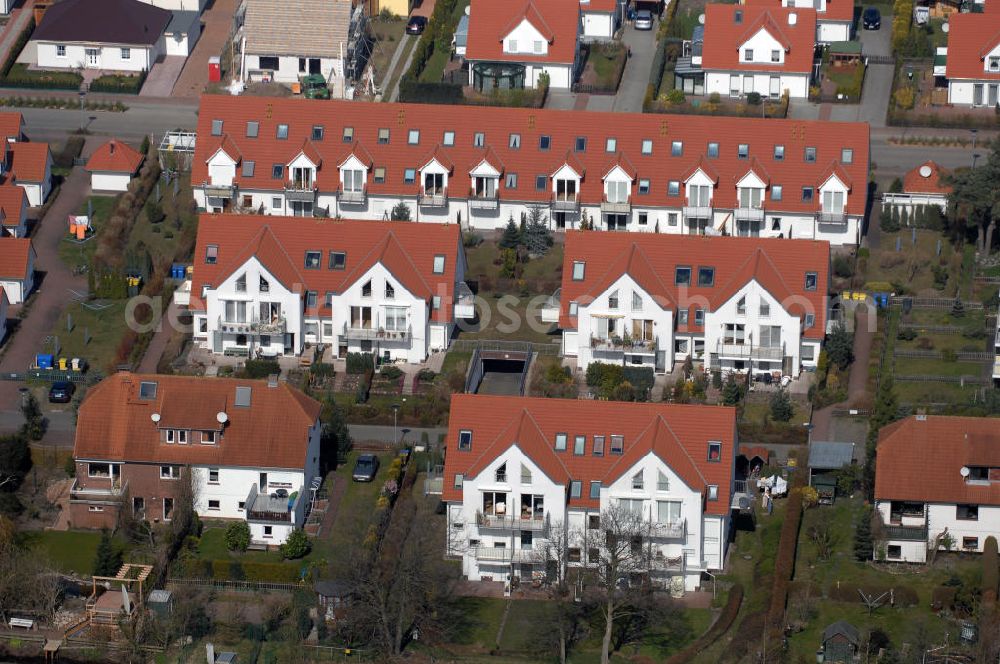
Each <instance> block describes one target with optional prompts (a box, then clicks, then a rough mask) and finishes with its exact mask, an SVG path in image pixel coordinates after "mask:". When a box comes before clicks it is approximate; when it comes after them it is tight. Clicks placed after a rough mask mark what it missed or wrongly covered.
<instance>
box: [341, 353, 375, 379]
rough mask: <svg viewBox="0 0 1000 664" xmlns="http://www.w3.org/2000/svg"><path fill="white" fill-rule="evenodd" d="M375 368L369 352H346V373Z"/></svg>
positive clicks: (357, 372)
mask: <svg viewBox="0 0 1000 664" xmlns="http://www.w3.org/2000/svg"><path fill="white" fill-rule="evenodd" d="M374 368H375V364H374V361H373V359H372V356H371V353H348V354H347V373H349V374H363V373H368V371H369V370H373V369H374Z"/></svg>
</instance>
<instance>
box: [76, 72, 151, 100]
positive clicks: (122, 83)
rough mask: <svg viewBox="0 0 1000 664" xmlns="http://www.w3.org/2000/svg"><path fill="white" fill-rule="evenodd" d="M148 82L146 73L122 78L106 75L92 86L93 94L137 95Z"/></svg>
mask: <svg viewBox="0 0 1000 664" xmlns="http://www.w3.org/2000/svg"><path fill="white" fill-rule="evenodd" d="M145 81H146V71H145V70H143V71H142V72H141V73H139V74H135V75H129V76H122V75H116V74H105V75H104V76H99V77H97V78H95V79H94V81H93V82H92V83H91V84H90V91H91V92H111V93H115V94H127V95H137V94H139V90H140V89H142V84H143V83H144V82H145Z"/></svg>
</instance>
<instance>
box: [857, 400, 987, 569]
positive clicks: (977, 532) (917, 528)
mask: <svg viewBox="0 0 1000 664" xmlns="http://www.w3.org/2000/svg"><path fill="white" fill-rule="evenodd" d="M928 474H930V475H932V476H933V477H932V478H929V477H928ZM998 489H1000V433H998V431H997V425H996V420H994V419H991V418H979V417H945V416H934V415H914V416H911V417H908V418H906V419H905V420H900V421H898V422H893V423H892V424H890V425H888V426H886V427H885V428H883V429H882V430H881V431H880V432H879V442H878V457H877V461H876V469H875V510H876V514H877V516H878V518H879V519H880V520H881V522H882V527H881V532H882V536H881V538H880V539H879V541H878V542H877V544H876V546H877V548H876V552H875V555H876V557H877V558H879V559H883V560H887V561H902V562H912V563H925V562H927V560H928V555H929V551H931V550H935V549H936V550H952V551H971V552H981V551H982V550H983V545H984V543H985V542H986V538H987V537H989V536H993V537H1000V490H998Z"/></svg>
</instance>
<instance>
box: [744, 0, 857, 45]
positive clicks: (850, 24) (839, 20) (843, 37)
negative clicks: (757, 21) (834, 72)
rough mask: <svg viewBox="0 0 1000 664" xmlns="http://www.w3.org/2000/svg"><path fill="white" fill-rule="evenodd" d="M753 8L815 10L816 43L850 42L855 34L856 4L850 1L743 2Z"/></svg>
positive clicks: (765, 0) (782, 0) (788, 0)
mask: <svg viewBox="0 0 1000 664" xmlns="http://www.w3.org/2000/svg"><path fill="white" fill-rule="evenodd" d="M740 4H742V5H749V6H750V7H751V8H753V7H767V8H775V7H787V8H790V9H800V10H815V12H816V42H817V43H819V44H832V43H833V42H844V41H850V40H851V36H852V34H853V32H854V3H853V2H850V0H742V2H740Z"/></svg>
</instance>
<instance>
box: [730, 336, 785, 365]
mask: <svg viewBox="0 0 1000 664" xmlns="http://www.w3.org/2000/svg"><path fill="white" fill-rule="evenodd" d="M715 352H716V353H718V355H719V358H720V359H727V360H771V361H773V362H780V361H781V360H782V359H783V358H784V357H785V349H784V346H783V345H782V346H759V345H756V344H750V343H724V342H722V341H720V342H719V343H718V344H717V345H716V349H715Z"/></svg>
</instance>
